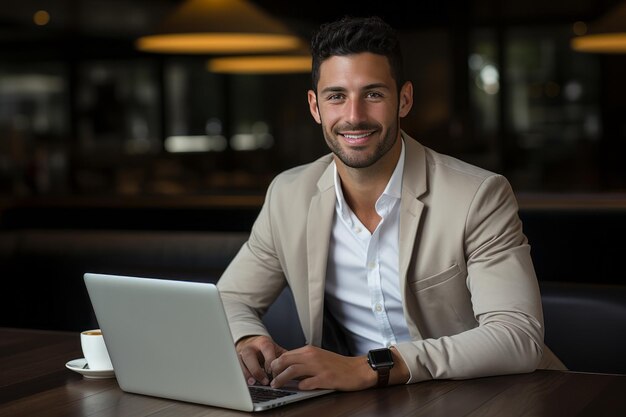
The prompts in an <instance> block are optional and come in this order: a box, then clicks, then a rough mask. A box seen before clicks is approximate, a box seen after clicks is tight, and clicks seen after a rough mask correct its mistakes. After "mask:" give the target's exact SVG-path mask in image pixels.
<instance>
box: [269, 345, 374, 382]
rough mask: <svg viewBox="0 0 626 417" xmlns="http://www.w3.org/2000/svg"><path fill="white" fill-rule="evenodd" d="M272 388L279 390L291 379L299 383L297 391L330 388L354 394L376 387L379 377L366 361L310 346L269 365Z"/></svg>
mask: <svg viewBox="0 0 626 417" xmlns="http://www.w3.org/2000/svg"><path fill="white" fill-rule="evenodd" d="M270 365H271V371H272V374H273V375H274V379H273V380H272V384H271V385H272V387H274V388H279V387H281V386H282V385H284V384H285V383H287V381H289V380H291V379H299V380H300V383H299V384H298V388H300V389H303V390H311V389H317V388H330V389H336V390H342V391H356V390H361V389H366V388H370V387H373V386H375V385H376V382H377V380H378V375H377V374H376V372H375V371H374V370H372V368H371V367H370V366H369V364H368V363H367V357H365V356H356V357H348V356H341V355H338V354H336V353H334V352H330V351H327V350H323V349H320V348H317V347H313V346H305V347H302V348H299V349H294V350H290V351H288V352H285V351H283V353H282V354H281V355H277V359H275V360H273V361H272V362H271V363H270Z"/></svg>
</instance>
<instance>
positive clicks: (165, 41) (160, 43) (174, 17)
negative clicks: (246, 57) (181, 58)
mask: <svg viewBox="0 0 626 417" xmlns="http://www.w3.org/2000/svg"><path fill="white" fill-rule="evenodd" d="M136 46H137V48H138V49H139V50H142V51H146V52H157V53H174V54H177V53H182V54H232V53H266V52H277V51H287V50H294V49H297V48H299V47H301V40H300V38H299V37H298V36H296V35H294V34H293V33H291V32H290V31H289V29H288V28H287V27H286V26H285V25H283V24H282V23H281V22H280V21H278V20H277V19H274V18H273V17H272V16H270V15H268V14H267V13H266V12H264V11H263V10H261V9H260V8H259V7H257V6H256V5H254V4H251V3H250V2H248V1H246V0H186V1H185V2H184V3H183V4H182V5H181V6H179V7H178V8H177V9H175V10H174V11H173V13H172V14H171V15H169V16H168V17H167V18H166V19H165V20H164V21H163V23H162V24H161V25H160V26H159V28H158V29H157V31H156V32H155V33H154V34H152V35H149V36H144V37H141V38H139V39H138V40H137V43H136Z"/></svg>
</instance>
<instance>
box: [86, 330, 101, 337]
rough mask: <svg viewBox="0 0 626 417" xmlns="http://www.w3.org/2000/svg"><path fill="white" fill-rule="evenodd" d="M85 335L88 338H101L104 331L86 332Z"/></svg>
mask: <svg viewBox="0 0 626 417" xmlns="http://www.w3.org/2000/svg"><path fill="white" fill-rule="evenodd" d="M83 334H85V335H87V336H100V335H102V331H101V330H86V331H84V332H83Z"/></svg>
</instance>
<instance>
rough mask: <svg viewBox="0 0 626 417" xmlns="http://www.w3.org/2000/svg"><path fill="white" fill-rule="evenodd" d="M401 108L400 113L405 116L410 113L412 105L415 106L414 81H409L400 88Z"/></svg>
mask: <svg viewBox="0 0 626 417" xmlns="http://www.w3.org/2000/svg"><path fill="white" fill-rule="evenodd" d="M399 107H400V108H399V109H398V115H399V116H400V117H404V116H406V115H407V114H409V111H410V110H411V107H413V83H411V81H407V82H405V83H404V85H403V86H402V88H401V89H400V106H399Z"/></svg>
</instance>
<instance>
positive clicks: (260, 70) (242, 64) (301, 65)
mask: <svg viewBox="0 0 626 417" xmlns="http://www.w3.org/2000/svg"><path fill="white" fill-rule="evenodd" d="M207 67H208V69H209V71H211V72H219V73H233V74H277V73H300V72H310V71H311V57H310V56H306V55H302V56H281V55H268V56H248V57H227V58H215V59H211V60H210V61H209V62H208V64H207Z"/></svg>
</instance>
